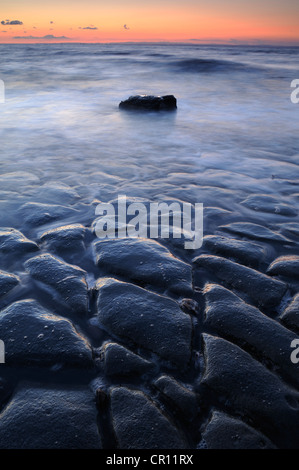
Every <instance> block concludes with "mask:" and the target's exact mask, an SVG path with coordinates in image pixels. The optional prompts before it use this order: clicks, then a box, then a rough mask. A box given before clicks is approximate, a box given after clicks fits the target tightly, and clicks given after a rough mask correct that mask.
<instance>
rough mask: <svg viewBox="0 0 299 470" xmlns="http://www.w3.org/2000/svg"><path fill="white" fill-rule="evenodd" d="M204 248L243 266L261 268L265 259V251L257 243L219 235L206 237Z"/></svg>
mask: <svg viewBox="0 0 299 470" xmlns="http://www.w3.org/2000/svg"><path fill="white" fill-rule="evenodd" d="M204 248H208V249H209V250H211V251H212V252H213V253H215V254H216V255H218V254H219V255H222V256H229V257H231V258H234V259H236V260H237V261H239V262H240V263H241V264H249V265H252V266H259V264H260V263H261V262H262V261H263V259H264V258H265V249H264V248H263V247H261V246H259V245H257V244H256V243H253V242H248V241H244V240H236V239H234V238H228V237H221V236H217V235H208V236H206V237H204Z"/></svg>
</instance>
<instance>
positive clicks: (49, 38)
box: [14, 34, 70, 41]
mask: <svg viewBox="0 0 299 470" xmlns="http://www.w3.org/2000/svg"><path fill="white" fill-rule="evenodd" d="M14 39H38V40H40V39H46V40H51V41H52V40H53V39H70V38H67V37H66V36H53V34H46V36H42V37H37V36H14Z"/></svg>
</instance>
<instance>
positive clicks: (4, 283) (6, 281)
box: [0, 271, 20, 296]
mask: <svg viewBox="0 0 299 470" xmlns="http://www.w3.org/2000/svg"><path fill="white" fill-rule="evenodd" d="M19 282H20V280H19V278H18V276H15V275H13V274H9V273H6V272H4V271H0V296H2V295H5V294H7V292H9V291H10V290H11V289H13V288H14V287H16V286H17V285H18V284H19Z"/></svg>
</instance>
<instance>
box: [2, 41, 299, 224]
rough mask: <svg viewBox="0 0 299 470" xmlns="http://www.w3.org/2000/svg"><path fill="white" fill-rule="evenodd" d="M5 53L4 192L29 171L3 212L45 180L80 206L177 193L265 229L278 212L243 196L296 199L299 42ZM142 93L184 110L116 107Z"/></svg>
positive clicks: (34, 48)
mask: <svg viewBox="0 0 299 470" xmlns="http://www.w3.org/2000/svg"><path fill="white" fill-rule="evenodd" d="M0 55H1V64H0V78H1V79H3V80H4V82H5V86H6V102H5V104H2V105H0V106H1V108H0V111H1V114H0V141H1V157H0V162H1V174H2V175H4V176H2V180H1V181H2V188H0V191H1V189H2V190H3V187H4V186H3V181H4V182H5V181H6V176H5V175H6V173H11V172H27V176H26V175H23V176H20V177H21V178H22V185H21V186H20V187H16V185H15V183H14V187H11V185H9V184H8V185H7V184H6V183H5V184H6V191H7V189H8V190H9V191H10V193H11V194H3V195H2V200H4V201H5V202H4V203H3V204H4V205H3V211H4V209H5V208H7V207H8V206H7V204H8V203H9V201H12V200H14V201H17V202H16V207H15V209H17V208H18V207H19V205H20V204H21V203H24V202H26V201H27V200H32V187H33V186H34V187H36V186H38V185H44V184H48V183H50V182H60V183H63V184H66V185H68V186H71V187H72V188H76V190H77V191H78V194H79V195H80V203H84V204H90V203H91V202H92V200H93V198H98V199H101V200H105V201H106V200H109V199H112V198H113V197H115V196H116V195H117V194H118V193H121V194H127V196H132V197H134V196H136V197H144V198H149V199H159V200H161V199H167V198H176V199H181V200H186V201H190V202H204V204H205V205H206V206H212V207H218V208H223V209H226V210H231V211H234V214H235V215H238V214H239V215H240V216H242V217H244V218H246V220H247V219H248V218H250V217H251V215H252V220H254V221H256V219H260V221H263V222H264V223H266V224H267V223H268V224H270V223H273V220H274V219H273V215H272V214H270V215H269V214H267V215H265V214H251V212H247V211H246V210H245V209H244V207H243V206H241V205H240V204H239V203H240V202H241V201H242V200H243V199H244V198H245V197H246V196H247V195H249V194H272V195H275V196H276V197H278V198H287V200H288V202H289V203H290V204H293V205H296V204H297V203H298V199H297V198H296V197H297V196H296V194H295V195H294V194H293V193H296V192H299V191H298V187H297V189H296V184H297V183H298V182H299V170H298V154H299V142H298V128H299V105H297V106H296V105H294V104H292V103H291V101H290V93H291V89H290V83H291V81H292V80H293V79H294V78H299V48H295V47H293V48H291V47H289V48H287V47H281V48H277V47H275V48H274V47H260V46H259V47H257V46H256V47H247V46H246V47H245V46H242V47H241V46H230V47H227V46H197V45H183V44H182V45H179V44H178V45H173V44H105V45H103V44H92V45H86V44H53V45H1V46H0ZM139 93H141V94H159V95H163V94H174V95H175V96H176V97H177V99H178V110H177V112H176V113H164V114H151V113H150V114H148V115H141V114H132V113H129V114H128V113H125V112H120V111H119V109H118V103H119V102H120V101H121V100H122V99H125V98H127V97H128V96H130V95H132V94H139ZM28 173H29V174H30V175H31V176H30V175H28ZM32 175H34V176H36V177H37V178H38V181H39V182H36V181H35V182H34V184H33V183H32V181H31V179H30V178H32ZM26 178H28V182H27V183H28V184H27V183H26ZM32 184H33V186H32ZM15 192H17V193H18V199H17V200H16V199H15V198H14V197H13V193H15ZM30 198H31V199H30ZM48 202H49V203H51V201H50V200H49V201H48ZM64 202H65V201H63V199H62V200H61V204H64ZM9 208H10V210H13V208H12V205H11V204H10V205H9ZM0 209H1V207H0ZM244 211H245V212H244ZM2 215H4V213H2ZM278 222H280V220H278ZM11 223H12V224H13V225H14V226H16V227H19V228H20V226H21V223H20V221H19V220H18V219H16V220H15V223H14V219H12V222H11Z"/></svg>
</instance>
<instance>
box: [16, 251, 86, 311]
mask: <svg viewBox="0 0 299 470" xmlns="http://www.w3.org/2000/svg"><path fill="white" fill-rule="evenodd" d="M25 268H26V270H27V271H28V273H29V274H30V275H31V276H32V277H33V279H35V280H36V281H40V282H41V283H43V284H45V285H46V286H49V287H51V288H53V290H54V292H56V293H57V294H58V295H59V296H61V298H62V300H63V302H64V303H65V304H66V305H67V306H68V307H70V308H71V309H72V310H76V311H77V312H86V311H87V308H88V294H87V284H86V279H85V275H86V273H85V271H83V269H81V268H79V267H78V266H72V265H70V264H67V263H64V262H63V261H61V260H59V259H58V258H55V257H54V256H52V255H50V254H43V255H39V256H36V257H35V258H31V259H29V260H28V261H26V263H25Z"/></svg>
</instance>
